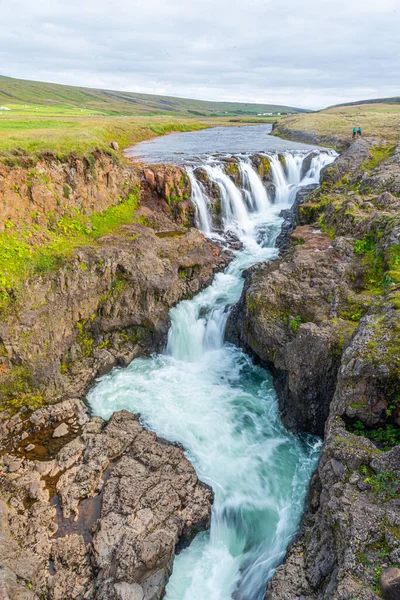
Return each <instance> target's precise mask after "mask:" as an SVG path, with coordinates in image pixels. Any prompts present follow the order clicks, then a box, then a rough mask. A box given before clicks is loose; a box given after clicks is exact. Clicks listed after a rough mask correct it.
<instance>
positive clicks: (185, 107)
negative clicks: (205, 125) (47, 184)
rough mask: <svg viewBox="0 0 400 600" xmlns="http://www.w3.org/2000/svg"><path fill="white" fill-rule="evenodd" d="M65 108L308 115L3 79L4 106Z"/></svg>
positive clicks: (135, 113)
mask: <svg viewBox="0 0 400 600" xmlns="http://www.w3.org/2000/svg"><path fill="white" fill-rule="evenodd" d="M7 103H8V104H10V105H15V104H19V105H26V104H29V105H31V104H34V105H36V106H64V107H66V106H67V107H70V108H72V107H75V108H83V109H89V110H92V111H94V112H95V113H96V114H97V115H107V116H112V115H126V116H140V115H143V116H151V115H171V116H181V117H197V116H201V117H223V116H234V115H235V116H240V115H253V116H255V115H257V114H259V113H261V114H262V113H267V112H268V113H270V112H272V113H277V112H281V113H287V112H290V113H297V112H307V111H305V110H302V109H299V108H293V107H289V106H281V105H276V104H249V103H240V102H208V101H203V100H190V99H186V98H175V97H172V96H153V95H150V94H136V93H133V92H119V91H113V90H101V89H91V88H83V87H74V86H69V85H60V84H57V83H42V82H38V81H27V80H23V79H14V78H11V77H4V76H2V75H0V105H3V104H4V105H5V106H7Z"/></svg>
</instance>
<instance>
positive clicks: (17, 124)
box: [0, 114, 212, 165]
mask: <svg viewBox="0 0 400 600" xmlns="http://www.w3.org/2000/svg"><path fill="white" fill-rule="evenodd" d="M210 125H212V123H200V122H198V121H197V120H195V119H177V118H171V117H72V116H71V117H59V116H57V117H51V116H49V115H45V114H43V117H42V118H38V117H25V116H8V115H7V116H6V117H4V118H3V116H0V160H2V161H3V162H6V163H7V164H9V165H12V164H14V163H18V160H20V159H22V158H23V157H24V155H25V156H29V157H30V158H32V159H33V158H34V157H35V155H36V156H39V155H40V154H42V153H43V152H52V153H54V154H55V155H57V156H58V157H59V158H60V159H63V158H64V157H66V156H67V155H69V154H71V153H72V154H75V155H77V156H81V155H84V154H87V153H89V152H92V151H93V150H95V149H100V150H107V151H110V148H109V145H110V142H111V141H117V142H118V144H119V145H120V147H121V148H125V147H126V146H130V145H132V144H135V143H137V142H141V141H143V140H146V139H149V138H151V137H155V136H157V135H164V134H165V133H168V132H171V131H194V130H198V129H204V128H205V127H209V126H210Z"/></svg>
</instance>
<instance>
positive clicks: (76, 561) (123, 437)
mask: <svg viewBox="0 0 400 600" xmlns="http://www.w3.org/2000/svg"><path fill="white" fill-rule="evenodd" d="M85 160H86V159H85ZM85 160H82V161H80V160H75V159H72V158H71V160H70V162H69V163H59V162H58V161H57V159H56V158H55V157H54V156H52V155H51V156H49V157H47V158H46V159H44V161H43V162H42V163H40V164H38V165H36V170H35V172H32V173H31V174H30V173H29V172H28V170H27V169H26V168H25V169H24V168H23V167H21V168H20V167H17V168H13V169H6V168H5V167H4V168H3V167H1V169H3V170H2V171H1V175H0V197H1V199H2V202H3V205H4V207H5V213H4V214H3V216H4V217H5V220H4V221H3V222H2V223H3V227H5V228H6V229H10V228H12V229H13V231H14V230H15V231H17V232H18V235H22V234H23V233H24V226H25V225H27V226H28V227H29V228H32V230H33V231H34V232H35V233H34V234H32V235H34V236H35V239H34V242H33V243H32V247H36V246H35V244H39V245H40V244H44V243H45V242H48V240H47V238H46V236H47V237H49V236H51V235H53V234H54V231H53V230H52V229H51V227H50V225H51V224H50V225H49V219H50V217H51V215H53V219H54V220H55V222H56V223H57V222H59V221H57V220H59V219H61V218H63V217H64V216H66V215H67V217H68V215H69V214H70V213H69V211H80V212H79V214H80V215H90V214H93V213H96V212H100V211H102V210H104V209H108V208H109V207H110V206H114V205H115V206H117V205H119V203H120V202H125V201H127V204H126V206H127V207H128V210H129V211H130V210H131V209H132V215H131V213H129V215H128V219H127V221H129V222H128V223H125V224H124V225H119V226H118V227H115V228H114V229H112V233H109V234H106V235H103V236H102V237H97V238H93V239H92V238H90V241H89V242H88V241H87V239H86V238H85V241H86V243H84V244H82V245H81V246H79V247H76V248H75V250H74V251H73V252H71V253H70V254H68V255H66V256H65V257H64V260H63V261H62V262H61V263H60V264H57V266H56V268H52V269H46V270H44V271H43V272H40V273H36V275H35V276H32V277H27V278H26V279H25V280H23V281H22V282H21V285H20V287H19V289H18V294H15V297H14V298H11V296H12V294H13V290H12V289H11V290H10V289H8V291H7V294H8V299H10V298H11V299H12V300H13V302H12V304H11V303H10V302H9V303H8V304H7V303H5V304H3V305H2V307H1V310H2V315H1V317H2V318H1V320H0V407H1V410H0V598H1V599H2V600H3V598H4V600H39V599H40V600H42V599H43V598H45V599H48V600H61V599H68V600H72V599H79V600H83V599H93V600H94V599H98V600H106V599H107V600H159V599H160V598H162V597H163V595H164V591H165V586H166V583H167V581H168V578H169V575H170V572H171V569H172V562H173V558H174V555H175V551H176V549H177V548H179V547H180V546H181V545H183V546H184V545H187V544H188V543H190V541H191V539H192V538H193V537H194V535H195V534H196V532H198V531H201V530H203V529H206V528H207V527H208V526H209V520H210V511H211V504H212V499H213V497H212V492H211V490H210V489H209V488H208V487H207V486H206V485H204V484H202V483H201V482H199V480H198V479H197V476H196V473H195V471H194V469H193V467H192V466H191V465H190V463H189V462H188V460H187V459H186V458H185V456H184V453H183V449H182V448H180V447H178V446H175V445H172V444H170V443H168V442H167V441H165V440H163V439H160V438H157V436H156V435H155V434H153V433H151V432H149V431H146V430H145V429H144V428H143V427H142V425H141V424H140V422H139V417H138V416H133V415H131V414H130V413H128V412H124V411H122V412H119V413H115V414H114V415H113V416H112V417H111V419H110V421H109V422H108V423H105V422H104V421H103V420H102V419H100V418H96V417H95V418H91V416H90V415H89V413H88V409H87V408H86V407H85V405H84V403H83V402H82V398H83V397H84V395H85V394H86V392H87V390H88V388H89V387H90V386H91V385H92V384H93V382H94V380H95V378H96V377H98V376H101V375H104V374H105V373H107V372H108V371H110V370H111V369H112V367H113V366H115V365H124V366H126V365H128V364H129V363H130V361H131V360H132V359H134V358H135V357H137V356H143V355H147V354H150V353H151V352H154V351H157V350H160V349H161V348H162V346H163V344H164V343H165V341H166V334H167V331H168V328H169V316H168V313H169V309H170V308H171V307H172V306H174V305H175V304H177V303H178V302H179V301H180V300H182V299H184V298H191V297H192V296H193V295H194V294H196V293H197V292H198V291H200V290H201V289H202V288H203V287H205V286H206V285H208V284H209V283H210V282H211V280H212V277H213V274H214V272H215V271H217V270H220V269H222V268H224V266H225V265H226V264H227V260H228V257H227V255H226V254H224V253H223V252H222V251H221V249H220V248H219V247H217V246H215V245H214V244H212V243H210V242H209V241H208V240H206V239H205V237H204V236H203V235H202V234H200V233H199V232H198V231H197V230H196V229H194V228H192V227H191V225H192V222H193V214H194V210H193V206H192V205H191V202H190V200H189V195H190V182H189V181H188V179H187V178H186V173H185V172H184V171H183V170H182V169H179V168H178V167H168V166H165V165H159V166H155V167H152V168H151V169H150V168H148V169H143V168H142V167H141V166H140V165H132V166H129V165H127V164H114V163H113V162H112V159H111V158H110V157H107V155H105V156H104V155H102V156H94V157H93V161H94V162H93V164H92V162H91V159H90V158H88V159H87V162H88V164H87V165H86V163H85ZM68 177H70V178H71V182H72V179H73V180H74V182H75V184H76V185H74V186H73V185H72V183H71V186H69V184H67V183H66V181H67V178H68ZM68 181H69V180H68ZM67 185H68V186H69V188H68V189H69V191H68V192H67V189H66V187H65V190H64V191H65V198H66V200H68V202H67V201H66V202H64V201H63V202H59V203H58V202H57V197H58V195H59V193H60V189H64V186H67ZM1 186H3V187H1ZM14 192H15V193H17V192H18V193H17V197H18V201H15V202H14V200H15V197H14ZM132 192H134V193H135V195H136V196H137V197H138V198H139V203H138V206H136V204H137V203H136V202H135V203H132V202H131V203H129V197H130V194H131V193H132ZM136 196H135V197H136ZM18 206H19V208H18ZM33 206H34V207H35V208H41V210H38V211H37V213H34V214H31V213H29V214H28V212H27V211H28V209H29V207H30V210H32V207H33ZM134 210H135V213H134V214H133V211H134ZM42 211H43V212H42ZM49 211H50V212H49ZM131 217H132V218H131ZM12 218H13V219H14V218H15V224H14V222H13V221H12V220H11V219H12ZM68 218H70V217H68ZM17 219H18V221H17ZM38 219H39V220H38ZM10 223H11V225H10ZM78 225H79V223H78ZM14 226H15V227H14ZM29 231H31V229H29ZM42 238H43V239H42ZM44 238H46V239H44ZM29 239H30V240H31V239H32V238H29ZM10 294H11V296H10ZM11 305H12V310H11Z"/></svg>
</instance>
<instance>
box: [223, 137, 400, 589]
mask: <svg viewBox="0 0 400 600" xmlns="http://www.w3.org/2000/svg"><path fill="white" fill-rule="evenodd" d="M399 176H400V152H399V149H398V148H394V147H388V146H385V145H384V144H380V145H379V146H376V145H374V143H373V141H369V140H358V141H356V142H355V143H354V144H353V145H352V146H350V148H349V149H348V150H346V151H345V152H344V153H343V154H342V155H341V156H340V157H339V158H338V159H337V161H336V162H335V163H334V164H333V165H332V166H329V167H327V168H326V169H325V172H324V173H323V176H322V182H321V187H320V189H318V190H315V191H312V192H311V193H310V194H309V195H308V197H307V198H302V200H303V204H301V205H300V208H299V214H298V226H297V227H296V229H295V230H294V231H293V233H292V234H291V235H290V243H289V244H288V247H287V249H286V250H285V251H284V252H283V254H282V256H281V258H280V259H279V260H278V261H277V262H275V263H272V264H264V265H261V266H258V267H254V268H252V269H250V270H249V271H248V272H247V274H246V282H245V287H244V291H243V295H242V298H241V301H240V303H239V305H238V306H237V307H236V309H235V310H234V311H233V312H232V315H231V317H230V322H229V324H228V334H229V337H230V339H231V340H233V341H236V342H239V343H240V344H241V345H242V346H243V347H244V348H245V349H247V350H249V351H250V352H251V353H252V354H253V355H254V356H255V357H257V359H258V360H260V361H261V362H262V363H263V364H265V365H267V366H268V367H270V368H271V370H272V372H273V374H274V376H275V383H276V389H277V392H278V398H279V403H280V407H281V410H282V416H283V419H284V421H285V423H286V424H287V425H288V426H289V427H290V428H292V429H293V430H294V431H296V432H309V433H316V434H319V435H324V446H323V452H322V456H321V460H320V463H319V466H318V470H317V472H316V474H315V476H314V478H313V480H312V483H311V488H310V492H309V498H308V504H307V510H306V515H305V517H304V519H303V523H302V530H301V532H300V534H299V536H298V538H297V539H296V541H295V542H294V543H293V545H292V546H291V548H290V550H289V552H288V555H287V557H286V560H285V562H284V564H283V565H282V566H281V567H279V568H278V569H277V571H276V574H275V576H274V577H273V579H272V581H271V582H270V584H269V586H268V590H267V595H266V598H267V599H268V600H299V599H300V598H301V599H302V600H304V599H307V600H354V599H356V598H357V600H377V599H378V598H380V597H382V595H381V594H382V590H383V589H386V591H385V594H386V596H385V597H387V598H392V597H396V596H395V595H393V593H394V592H393V589H394V586H395V585H397V584H396V583H393V581H395V580H396V577H394V576H393V571H392V575H390V577H389V575H387V576H386V575H385V574H386V573H387V570H388V569H389V568H390V567H391V568H394V569H396V568H398V567H399V561H400V554H399V552H400V550H399V549H400V536H399V525H400V511H399V507H400V505H399V492H400V463H399V456H400V453H399V448H400V447H399V445H398V444H399V442H400V427H399V426H400V402H399V399H400V379H399V375H400V337H399V322H400V321H399V314H398V310H399V308H400V304H399V283H400V277H399V265H400V258H399V257H400V218H399V212H398V210H399V189H398V181H399ZM396 573H397V571H395V574H396ZM385 577H386V579H387V580H390V581H391V582H392V583H391V585H392V587H391V590H392V591H390V590H389V591H387V588H385V585H386V584H385V585H384V580H385ZM380 578H382V581H383V583H382V586H381V585H380ZM389 587H390V586H389ZM390 593H392V595H390Z"/></svg>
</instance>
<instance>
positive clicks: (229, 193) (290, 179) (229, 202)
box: [188, 152, 334, 237]
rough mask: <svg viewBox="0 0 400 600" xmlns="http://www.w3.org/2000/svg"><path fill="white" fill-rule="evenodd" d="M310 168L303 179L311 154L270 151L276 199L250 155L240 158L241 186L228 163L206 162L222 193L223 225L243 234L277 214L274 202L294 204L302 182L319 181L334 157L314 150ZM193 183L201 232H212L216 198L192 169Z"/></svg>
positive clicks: (240, 235)
mask: <svg viewBox="0 0 400 600" xmlns="http://www.w3.org/2000/svg"><path fill="white" fill-rule="evenodd" d="M314 154H315V156H313V158H312V160H311V163H310V168H309V170H308V172H307V173H306V174H305V176H304V177H303V178H302V176H301V173H302V167H303V162H304V160H305V158H306V157H307V156H308V154H304V153H299V154H292V153H289V152H287V153H285V154H281V155H278V154H267V155H266V157H267V158H268V160H269V162H270V168H271V175H272V184H273V186H274V188H275V197H274V202H271V200H270V198H269V197H268V192H267V190H266V188H265V186H264V185H263V182H262V180H261V178H260V176H259V174H258V173H257V171H256V169H255V168H254V166H253V165H252V163H251V159H250V158H249V157H241V156H240V157H237V164H238V169H239V174H240V186H237V185H235V183H234V182H233V181H232V179H231V178H230V177H229V175H228V174H227V173H226V172H225V170H224V164H212V165H209V164H206V165H203V169H204V170H205V171H206V173H207V175H208V178H209V181H210V182H211V183H214V184H216V185H217V187H218V189H219V193H220V202H221V217H222V228H223V230H224V231H225V232H227V231H233V232H235V233H236V234H237V235H238V236H239V237H243V236H252V235H254V231H255V226H256V224H257V223H259V222H260V221H263V222H265V221H268V220H269V219H270V218H271V216H272V215H273V212H274V211H273V210H272V209H273V205H274V204H275V205H276V206H278V207H279V208H280V210H281V209H282V208H285V207H288V206H290V205H291V204H292V203H293V201H294V199H295V196H296V192H297V188H298V186H299V185H308V184H310V183H318V181H319V176H320V172H321V169H322V168H323V167H324V166H325V165H326V164H329V162H331V161H332V160H333V158H334V157H333V155H332V154H330V153H329V152H320V153H314ZM188 175H189V178H190V182H191V184H192V202H193V203H194V205H195V207H196V224H197V226H198V228H199V229H200V231H202V232H204V233H206V234H207V233H208V234H210V233H211V232H212V231H213V229H214V228H213V225H212V213H211V211H212V208H211V207H212V200H211V199H210V198H209V197H208V196H207V192H206V190H205V188H204V186H202V185H201V183H199V181H198V180H197V179H196V172H195V170H193V168H192V167H190V168H188ZM275 212H276V211H275Z"/></svg>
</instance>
